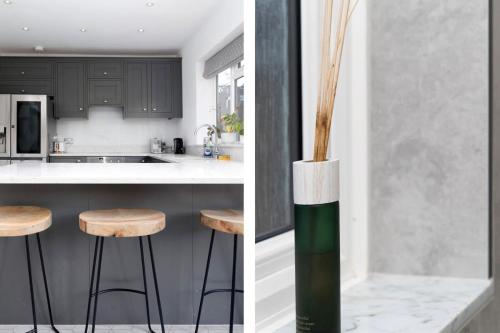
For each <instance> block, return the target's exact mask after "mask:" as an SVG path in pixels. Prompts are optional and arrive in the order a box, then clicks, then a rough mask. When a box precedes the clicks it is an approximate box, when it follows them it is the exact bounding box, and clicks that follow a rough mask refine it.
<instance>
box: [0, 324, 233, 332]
mask: <svg viewBox="0 0 500 333" xmlns="http://www.w3.org/2000/svg"><path fill="white" fill-rule="evenodd" d="M152 327H153V330H154V331H155V332H156V333H161V329H160V326H159V325H153V326H152ZM32 328H33V327H32V326H29V325H0V333H26V332H28V331H30V330H31V329H32ZM56 328H57V329H58V330H59V332H60V333H83V332H84V331H85V326H83V325H57V326H56ZM194 329H195V326H194V325H167V326H166V327H165V332H167V333H193V332H194ZM38 332H39V333H53V331H52V330H51V329H50V326H46V325H41V326H38ZM89 332H90V329H89ZM227 332H229V327H228V326H227V325H204V326H200V328H199V330H198V333H227ZM233 332H234V333H243V326H242V325H235V326H234V331H233ZM96 333H149V331H148V328H147V326H146V325H98V326H96Z"/></svg>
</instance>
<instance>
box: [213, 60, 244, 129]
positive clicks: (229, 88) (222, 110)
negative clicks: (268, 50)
mask: <svg viewBox="0 0 500 333" xmlns="http://www.w3.org/2000/svg"><path fill="white" fill-rule="evenodd" d="M243 71H244V60H242V61H240V62H238V63H237V64H236V65H233V66H231V67H229V68H227V69H225V70H223V71H222V72H219V73H218V74H217V112H216V115H217V128H222V123H221V117H222V115H224V114H231V113H237V114H238V116H239V118H240V120H241V121H242V122H243V121H244V100H245V99H244V92H245V78H244V76H243Z"/></svg>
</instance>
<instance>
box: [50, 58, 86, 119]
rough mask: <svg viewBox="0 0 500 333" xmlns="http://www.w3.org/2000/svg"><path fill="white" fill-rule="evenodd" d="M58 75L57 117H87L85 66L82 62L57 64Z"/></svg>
mask: <svg viewBox="0 0 500 333" xmlns="http://www.w3.org/2000/svg"><path fill="white" fill-rule="evenodd" d="M56 75H57V78H56V85H57V89H56V96H55V112H56V117H58V118H59V117H72V118H84V117H87V114H88V110H87V107H86V105H85V81H86V80H85V67H84V64H83V63H82V62H60V63H57V67H56Z"/></svg>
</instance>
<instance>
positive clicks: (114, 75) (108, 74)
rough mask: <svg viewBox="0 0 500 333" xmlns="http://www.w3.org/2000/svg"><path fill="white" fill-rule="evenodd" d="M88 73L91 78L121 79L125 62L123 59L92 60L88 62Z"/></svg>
mask: <svg viewBox="0 0 500 333" xmlns="http://www.w3.org/2000/svg"><path fill="white" fill-rule="evenodd" d="M87 75H88V77H89V78H91V79H121V78H122V76H123V63H122V62H121V61H91V62H89V63H88V64H87Z"/></svg>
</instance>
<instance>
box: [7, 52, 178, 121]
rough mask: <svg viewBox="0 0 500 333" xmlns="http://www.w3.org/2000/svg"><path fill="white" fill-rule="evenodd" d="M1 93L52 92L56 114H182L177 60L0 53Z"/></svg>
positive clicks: (159, 115)
mask: <svg viewBox="0 0 500 333" xmlns="http://www.w3.org/2000/svg"><path fill="white" fill-rule="evenodd" d="M0 93H1V94H36V95H38V94H40V95H49V96H54V100H55V115H56V117H57V118H64V117H69V118H87V117H88V112H89V110H88V107H89V106H103V105H110V106H123V109H124V117H125V118H169V119H170V118H181V117H182V59H181V58H68V57H57V58H56V57H43V58H42V57H0Z"/></svg>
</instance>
